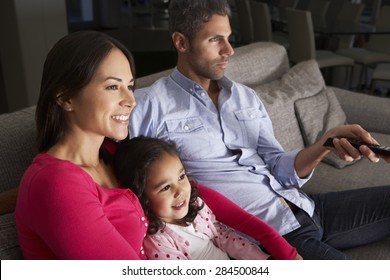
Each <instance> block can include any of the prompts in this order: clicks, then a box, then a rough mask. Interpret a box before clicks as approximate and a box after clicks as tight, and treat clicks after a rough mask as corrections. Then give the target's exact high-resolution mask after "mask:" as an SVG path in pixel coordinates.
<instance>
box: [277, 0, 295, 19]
mask: <svg viewBox="0 0 390 280" xmlns="http://www.w3.org/2000/svg"><path fill="white" fill-rule="evenodd" d="M297 5H298V0H279V2H278V11H279V20H280V21H285V20H286V9H287V8H291V9H295V8H296V7H297Z"/></svg>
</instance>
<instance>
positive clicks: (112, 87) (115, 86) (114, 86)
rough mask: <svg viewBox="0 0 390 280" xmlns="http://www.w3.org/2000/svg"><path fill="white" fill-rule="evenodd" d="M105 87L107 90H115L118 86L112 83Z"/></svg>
mask: <svg viewBox="0 0 390 280" xmlns="http://www.w3.org/2000/svg"><path fill="white" fill-rule="evenodd" d="M106 89H108V90H117V89H118V86H117V85H112V86H108V87H106Z"/></svg>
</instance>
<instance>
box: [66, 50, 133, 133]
mask: <svg viewBox="0 0 390 280" xmlns="http://www.w3.org/2000/svg"><path fill="white" fill-rule="evenodd" d="M133 87H134V77H133V74H132V72H131V68H130V63H129V61H128V60H127V58H126V56H125V55H124V54H123V53H122V51H120V50H119V49H117V48H114V49H112V50H111V52H110V53H109V54H108V55H107V56H106V58H105V59H104V60H103V61H102V62H101V64H100V65H99V67H98V69H97V71H96V73H95V74H94V76H93V77H92V80H91V81H90V82H89V84H87V85H86V86H85V87H84V88H83V89H82V90H81V92H80V94H78V95H77V96H76V97H74V98H71V99H70V100H69V101H68V102H69V104H68V105H69V106H70V108H71V112H70V114H68V116H69V124H70V129H71V131H72V133H73V132H76V133H83V134H87V135H97V136H105V137H109V138H112V139H118V140H121V139H124V138H126V137H127V134H128V123H129V116H130V112H131V111H132V109H133V108H134V106H135V99H134V95H133Z"/></svg>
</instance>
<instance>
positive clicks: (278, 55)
mask: <svg viewBox="0 0 390 280" xmlns="http://www.w3.org/2000/svg"><path fill="white" fill-rule="evenodd" d="M288 70H289V62H288V56H287V52H286V49H285V48H284V47H283V46H281V45H278V44H275V43H272V42H257V43H252V44H249V45H246V46H242V47H238V48H235V49H234V55H233V56H231V57H230V58H229V65H228V67H227V70H226V76H227V77H229V78H230V79H232V80H234V81H236V82H239V83H242V84H244V85H247V86H249V87H254V86H256V85H258V84H263V83H268V82H270V81H273V80H275V79H279V78H280V77H281V76H282V75H283V74H285V73H286V72H287V71H288ZM171 72H172V69H168V70H164V71H161V72H158V73H154V74H151V75H148V76H144V77H141V78H138V79H137V80H136V87H137V88H143V87H147V86H150V85H152V84H153V83H154V82H155V81H156V80H158V79H159V78H161V77H166V76H168V75H169V74H170V73H171Z"/></svg>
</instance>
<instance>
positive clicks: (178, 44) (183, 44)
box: [172, 32, 190, 53]
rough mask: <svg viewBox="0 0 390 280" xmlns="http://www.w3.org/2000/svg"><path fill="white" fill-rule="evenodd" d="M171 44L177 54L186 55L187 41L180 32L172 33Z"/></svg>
mask: <svg viewBox="0 0 390 280" xmlns="http://www.w3.org/2000/svg"><path fill="white" fill-rule="evenodd" d="M172 42H173V45H174V46H175V48H176V50H177V51H178V52H181V53H186V52H187V51H188V50H189V46H190V44H189V41H188V39H187V37H186V36H184V35H183V34H182V33H180V32H173V34H172Z"/></svg>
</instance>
